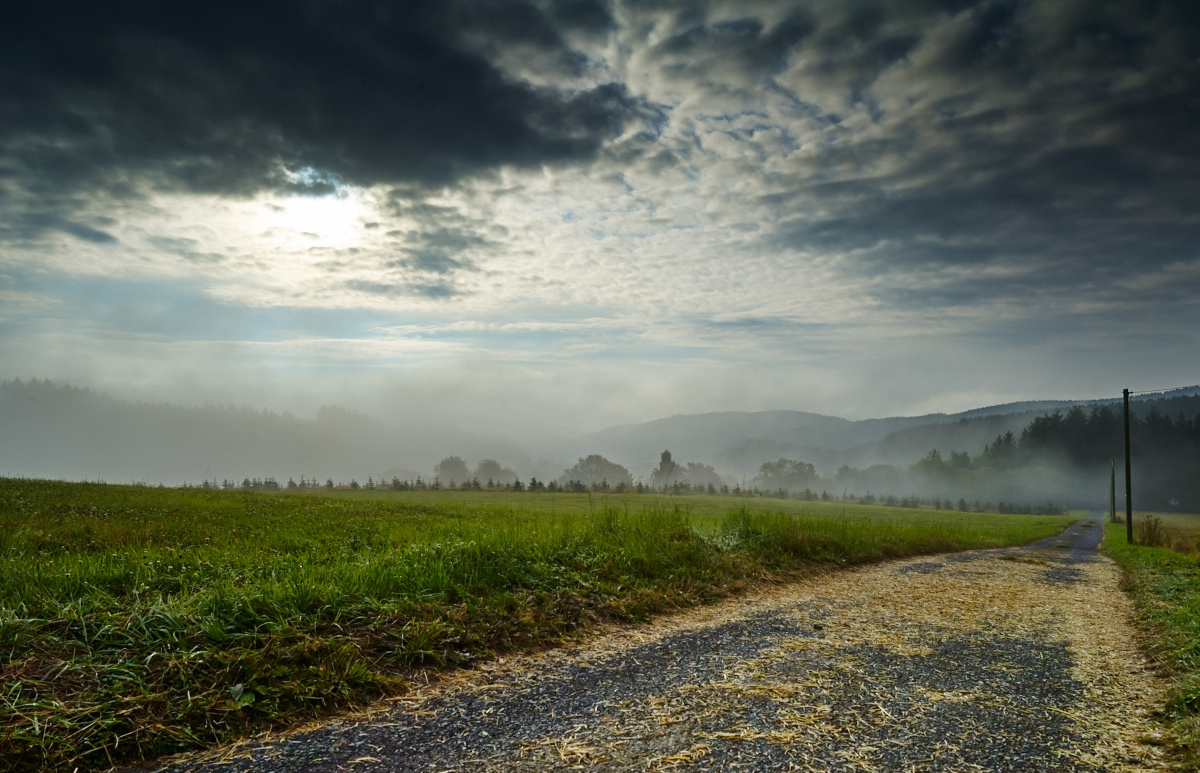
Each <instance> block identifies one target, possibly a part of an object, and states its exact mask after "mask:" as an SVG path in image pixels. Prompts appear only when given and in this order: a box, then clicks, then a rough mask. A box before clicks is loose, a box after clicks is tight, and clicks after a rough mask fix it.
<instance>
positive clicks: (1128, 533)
mask: <svg viewBox="0 0 1200 773" xmlns="http://www.w3.org/2000/svg"><path fill="white" fill-rule="evenodd" d="M1124 394H1125V542H1127V543H1128V544H1130V545H1132V544H1133V481H1132V480H1130V477H1129V476H1130V474H1131V473H1130V467H1131V465H1130V463H1129V390H1128V389H1126V390H1125V391H1124Z"/></svg>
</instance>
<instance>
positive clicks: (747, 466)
mask: <svg viewBox="0 0 1200 773" xmlns="http://www.w3.org/2000/svg"><path fill="white" fill-rule="evenodd" d="M1135 400H1136V402H1135V404H1134V407H1135V410H1136V411H1147V410H1150V408H1151V407H1155V408H1156V409H1158V410H1160V411H1161V412H1164V413H1168V414H1170V415H1176V414H1177V413H1184V414H1186V415H1187V416H1189V417H1190V416H1194V415H1196V414H1197V413H1200V387H1188V388H1186V389H1180V390H1173V391H1171V392H1164V393H1157V394H1151V395H1139V396H1137V397H1136V398H1135ZM1118 402H1120V398H1102V399H1094V400H1080V401H1071V400H1039V401H1026V402H1018V403H1008V404H1004V405H995V406H987V407H983V408H975V409H972V410H969V411H963V412H961V413H954V414H943V413H933V414H926V415H922V416H896V417H887V418H879V419H865V420H857V421H854V420H850V419H843V418H838V417H835V416H825V415H822V414H817V413H808V412H804V411H788V410H775V411H761V412H753V413H752V412H738V411H725V412H716V413H703V414H678V415H675V416H669V417H666V418H663V419H656V420H654V421H649V422H643V423H639V424H624V425H619V426H615V427H609V428H607V429H604V430H601V431H599V432H593V433H588V434H585V435H582V436H580V437H576V438H573V439H567V440H558V441H547V442H545V443H544V444H543V445H542V446H541V447H538V448H536V452H537V453H536V454H535V455H531V454H530V452H529V451H530V449H528V448H526V447H523V446H522V445H520V444H517V443H514V442H512V441H510V440H507V439H505V438H501V437H494V436H488V435H484V434H480V433H476V432H471V431H468V430H463V429H459V428H455V427H449V426H433V425H422V424H419V423H409V424H406V425H395V424H387V423H383V422H380V421H378V420H376V419H374V418H372V417H369V416H365V415H362V414H359V413H355V412H353V411H349V410H346V409H343V408H337V407H330V408H325V409H322V411H321V413H320V414H319V415H318V416H317V417H316V419H312V420H305V419H299V418H296V417H295V416H292V415H291V414H288V413H273V412H270V411H266V410H261V411H260V410H253V409H250V408H233V407H212V406H208V407H202V408H185V407H181V406H178V405H171V404H166V403H134V402H129V401H124V400H120V399H118V398H115V397H111V396H108V395H105V394H103V393H100V392H95V391H92V390H89V389H82V388H78V387H71V386H67V385H60V384H53V383H51V382H49V381H26V382H22V381H10V382H3V383H0V475H18V476H30V477H54V478H66V479H90V480H97V479H103V480H110V481H129V480H137V481H146V482H151V483H158V482H162V483H181V482H185V481H188V482H192V483H198V482H200V481H201V480H204V479H205V478H208V479H216V480H221V479H224V478H226V477H228V478H231V479H234V478H237V479H239V480H240V478H241V477H243V476H249V477H267V476H272V477H275V478H277V479H278V480H280V481H281V482H283V481H286V480H287V478H289V477H296V478H299V476H301V475H304V476H309V477H311V476H317V477H319V478H320V479H322V480H324V479H325V478H326V477H332V478H334V479H335V480H346V481H348V480H349V479H350V478H352V477H356V478H358V479H359V480H360V482H361V481H363V480H365V478H366V476H368V475H374V476H389V477H390V476H392V475H396V476H399V477H401V478H412V477H415V476H416V475H417V474H421V475H423V476H424V477H427V478H428V477H430V475H431V474H432V470H433V468H434V465H435V464H436V463H437V462H438V460H439V459H441V458H443V457H445V456H449V455H458V456H461V457H464V458H465V459H467V460H468V462H469V463H470V464H472V465H474V464H477V463H478V462H479V461H481V460H482V459H484V458H491V459H496V460H498V461H500V462H501V463H502V464H504V465H507V466H510V467H512V468H514V469H515V470H516V471H517V472H518V473H519V474H520V475H521V476H522V477H528V476H529V475H537V476H538V477H540V478H546V479H552V478H554V477H557V476H558V475H559V474H560V473H561V472H562V470H563V469H565V468H567V467H570V466H571V464H573V463H574V462H575V461H576V459H578V458H582V457H586V456H588V455H590V454H601V455H603V456H605V457H607V458H608V459H610V460H612V461H614V462H617V463H619V464H622V465H624V466H626V467H627V468H628V469H629V470H630V471H631V472H632V473H633V475H634V477H635V478H643V479H644V478H648V477H649V474H650V472H651V470H652V469H653V468H654V466H655V465H656V464H657V463H658V460H659V455H660V454H661V452H662V451H663V450H668V449H669V450H670V451H671V452H672V453H673V454H674V457H675V459H676V460H677V461H679V462H689V461H694V462H702V463H704V464H709V465H712V466H713V467H715V468H716V469H717V471H718V472H719V473H721V474H722V475H723V476H725V478H727V479H728V480H730V481H731V482H732V481H735V480H739V479H741V478H746V479H749V478H752V477H753V476H754V474H755V473H756V472H757V471H758V469H759V468H760V467H761V465H762V464H763V462H767V461H774V460H777V459H780V458H789V459H795V460H799V461H804V462H808V463H811V464H814V465H816V466H817V468H818V469H819V470H820V471H821V472H822V473H824V474H830V473H832V472H834V471H836V470H837V469H838V468H839V467H840V466H842V465H851V466H854V467H859V468H865V467H869V466H871V465H876V464H892V465H901V466H907V465H910V464H912V463H913V462H915V461H917V460H918V459H920V458H921V457H923V456H924V455H925V454H927V453H928V452H929V451H930V450H931V449H934V448H936V449H938V450H939V451H941V452H942V454H943V455H948V454H949V453H950V452H951V451H966V452H968V453H970V454H971V455H972V456H974V455H977V454H978V453H979V452H980V451H982V449H983V446H984V444H985V443H988V442H990V441H991V440H992V439H993V438H995V437H996V435H999V434H1003V433H1005V432H1009V431H1011V432H1013V433H1014V434H1018V435H1019V434H1020V432H1021V430H1023V429H1024V428H1025V427H1026V426H1027V425H1028V424H1029V423H1030V422H1031V421H1032V420H1033V419H1035V418H1037V417H1038V416H1040V415H1042V414H1044V413H1047V412H1049V411H1054V410H1068V409H1070V408H1071V407H1072V406H1076V405H1079V406H1083V407H1090V406H1093V405H1102V404H1113V403H1118ZM535 458H536V459H538V460H540V461H534V459H535Z"/></svg>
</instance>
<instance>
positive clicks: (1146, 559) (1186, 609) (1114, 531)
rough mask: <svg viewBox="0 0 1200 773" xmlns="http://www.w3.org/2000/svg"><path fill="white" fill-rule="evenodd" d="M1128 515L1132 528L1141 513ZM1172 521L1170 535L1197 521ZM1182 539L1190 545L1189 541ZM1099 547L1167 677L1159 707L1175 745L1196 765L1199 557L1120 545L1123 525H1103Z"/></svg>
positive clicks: (1199, 751)
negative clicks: (1166, 695)
mask: <svg viewBox="0 0 1200 773" xmlns="http://www.w3.org/2000/svg"><path fill="white" fill-rule="evenodd" d="M1134 519H1135V520H1134V525H1135V527H1136V526H1137V525H1138V524H1139V523H1142V522H1144V521H1145V520H1146V514H1143V513H1138V514H1135V516H1134ZM1173 521H1174V524H1173V525H1174V528H1175V529H1176V531H1177V533H1176V535H1175V537H1176V538H1178V537H1180V536H1181V533H1185V532H1187V531H1190V532H1192V533H1193V534H1194V531H1195V529H1196V527H1197V526H1200V517H1196V516H1190V517H1189V516H1177V517H1175V518H1174V519H1173ZM1189 521H1190V523H1189ZM1185 544H1186V545H1187V546H1188V547H1189V548H1194V545H1195V542H1194V541H1189V542H1186V543H1185ZM1104 551H1105V552H1106V553H1107V554H1109V555H1110V556H1112V557H1113V558H1114V559H1115V560H1116V561H1117V563H1118V564H1120V565H1121V568H1122V569H1123V570H1124V571H1125V582H1126V586H1127V588H1128V589H1129V591H1130V592H1131V593H1132V594H1133V598H1134V601H1135V603H1136V604H1137V608H1138V612H1139V616H1140V618H1141V622H1142V624H1143V626H1144V627H1145V628H1146V629H1147V631H1148V632H1149V634H1150V636H1149V637H1148V639H1147V641H1149V642H1150V643H1151V648H1152V650H1153V655H1154V656H1155V659H1156V660H1157V661H1158V662H1159V664H1160V665H1161V666H1162V667H1163V668H1164V669H1165V670H1166V672H1167V673H1168V674H1169V676H1170V678H1171V680H1172V682H1173V689H1172V694H1171V697H1170V700H1169V702H1168V703H1167V705H1166V706H1165V707H1164V708H1165V713H1166V716H1167V718H1168V721H1169V723H1170V725H1171V730H1172V736H1173V738H1174V740H1175V743H1176V746H1177V747H1178V748H1179V750H1180V751H1181V753H1182V754H1183V757H1184V759H1185V763H1186V764H1187V765H1189V766H1190V767H1189V768H1188V769H1190V770H1197V769H1200V559H1198V558H1197V557H1196V555H1195V554H1194V553H1190V554H1189V553H1183V552H1179V551H1177V550H1172V549H1170V548H1167V547H1156V546H1152V545H1144V544H1134V545H1129V544H1126V542H1125V526H1124V524H1108V525H1107V527H1106V528H1105V532H1104Z"/></svg>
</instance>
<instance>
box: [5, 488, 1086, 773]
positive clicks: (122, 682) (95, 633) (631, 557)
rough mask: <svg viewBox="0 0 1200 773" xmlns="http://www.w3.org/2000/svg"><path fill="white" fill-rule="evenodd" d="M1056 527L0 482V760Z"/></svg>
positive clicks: (43, 766)
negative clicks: (815, 573)
mask: <svg viewBox="0 0 1200 773" xmlns="http://www.w3.org/2000/svg"><path fill="white" fill-rule="evenodd" d="M714 503H719V505H718V504H714ZM1065 523H1066V519H1065V518H1058V517H1045V516H992V515H981V514H970V515H966V514H960V513H934V512H932V511H904V510H899V509H896V508H866V507H854V506H844V505H840V504H839V505H827V504H823V503H781V502H777V501H765V500H736V499H718V498H714V497H698V498H696V499H687V498H664V497H653V498H648V497H645V496H642V497H631V498H621V497H619V496H610V497H600V498H594V497H591V496H587V495H550V494H537V495H530V496H526V497H518V496H516V495H512V494H507V495H488V494H486V493H484V494H478V493H473V494H470V495H467V496H464V495H463V494H461V493H452V492H442V493H439V492H421V493H401V494H382V493H378V492H363V493H362V494H360V495H346V494H335V495H319V494H312V493H305V494H276V495H267V494H250V493H235V492H216V491H203V490H171V489H154V488H148V487H138V486H107V485H101V484H79V483H61V482H49V481H31V480H11V479H0V770H5V771H17V770H20V771H26V770H51V769H67V770H70V769H72V768H74V767H76V766H78V767H79V768H80V769H81V770H87V769H97V768H103V767H105V766H107V765H109V764H111V763H113V762H118V761H130V760H136V759H147V758H151V757H154V756H158V755H162V754H166V753H170V752H176V751H181V750H186V749H194V748H199V747H203V746H208V745H212V744H215V743H218V742H221V741H224V740H228V739H231V738H235V737H238V736H242V735H245V734H247V733H250V732H253V731H256V730H261V729H265V728H268V727H278V726H283V725H287V724H293V723H296V722H298V721H300V720H303V719H306V718H313V717H318V716H322V715H328V714H330V713H331V712H334V711H337V710H341V709H345V708H347V707H352V706H356V705H362V704H364V703H366V702H368V701H370V700H372V699H374V698H378V697H379V696H382V695H385V694H391V693H398V692H401V691H403V690H404V687H405V684H406V678H408V677H409V676H411V674H412V671H413V669H415V668H423V667H433V668H446V667H454V666H459V665H463V664H466V663H469V662H471V661H473V660H475V659H477V658H482V657H487V656H489V655H491V654H493V653H496V652H501V651H508V650H513V649H527V648H531V647H537V646H542V645H545V644H547V643H551V642H553V641H556V640H559V639H561V638H562V637H564V636H568V635H570V634H572V633H573V632H575V631H578V630H580V629H583V628H586V627H587V626H589V625H591V624H593V623H595V622H596V621H600V620H626V621H636V620H641V619H644V618H645V617H647V616H648V615H651V614H653V613H656V612H660V611H663V610H666V609H669V608H674V607H680V606H686V605H691V604H696V603H702V602H705V601H709V600H712V599H715V598H717V597H719V596H721V595H724V594H727V593H730V592H735V591H737V590H738V589H740V588H743V587H746V586H748V585H750V584H753V583H756V582H761V581H773V580H779V579H782V578H786V577H787V576H789V575H792V574H794V573H796V572H805V571H812V570H813V568H814V567H820V566H838V565H844V564H852V563H859V562H864V561H875V560H880V559H884V558H890V557H898V556H905V555H915V554H920V553H929V552H938V551H948V550H959V549H967V548H975V547H994V546H999V545H1007V544H1015V543H1022V542H1029V541H1033V540H1036V539H1040V538H1042V537H1045V536H1049V535H1051V534H1053V533H1056V532H1057V531H1059V530H1061V529H1062V528H1063V527H1064V526H1065Z"/></svg>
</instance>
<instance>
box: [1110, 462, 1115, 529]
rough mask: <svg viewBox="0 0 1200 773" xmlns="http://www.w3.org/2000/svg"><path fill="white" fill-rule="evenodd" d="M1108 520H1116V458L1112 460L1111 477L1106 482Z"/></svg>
mask: <svg viewBox="0 0 1200 773" xmlns="http://www.w3.org/2000/svg"><path fill="white" fill-rule="evenodd" d="M1108 510H1109V520H1110V521H1112V522H1113V523H1116V522H1117V460H1116V459H1113V460H1112V478H1111V479H1109V483H1108Z"/></svg>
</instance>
